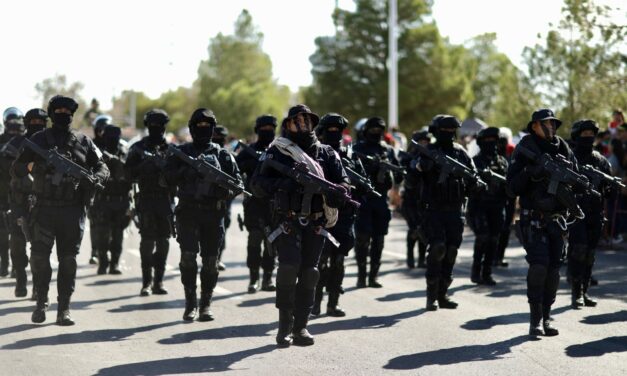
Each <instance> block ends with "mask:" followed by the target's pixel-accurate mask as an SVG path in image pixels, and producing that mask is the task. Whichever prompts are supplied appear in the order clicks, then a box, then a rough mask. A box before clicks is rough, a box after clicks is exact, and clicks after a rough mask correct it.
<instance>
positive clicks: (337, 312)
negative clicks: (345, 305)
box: [327, 291, 346, 317]
mask: <svg viewBox="0 0 627 376" xmlns="http://www.w3.org/2000/svg"><path fill="white" fill-rule="evenodd" d="M339 300H340V292H339V291H331V292H329V302H328V303H327V315H329V316H331V317H344V316H346V312H344V310H343V309H342V308H340V307H339V306H338V301H339Z"/></svg>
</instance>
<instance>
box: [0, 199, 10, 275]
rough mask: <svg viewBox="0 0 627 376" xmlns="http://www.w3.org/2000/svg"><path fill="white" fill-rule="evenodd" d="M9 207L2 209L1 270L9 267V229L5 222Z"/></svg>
mask: <svg viewBox="0 0 627 376" xmlns="http://www.w3.org/2000/svg"><path fill="white" fill-rule="evenodd" d="M7 210H8V207H0V214H1V216H0V269H4V270H6V269H7V268H8V267H9V228H8V227H7V221H6V220H5V218H6V217H5V215H4V213H6V211H7Z"/></svg>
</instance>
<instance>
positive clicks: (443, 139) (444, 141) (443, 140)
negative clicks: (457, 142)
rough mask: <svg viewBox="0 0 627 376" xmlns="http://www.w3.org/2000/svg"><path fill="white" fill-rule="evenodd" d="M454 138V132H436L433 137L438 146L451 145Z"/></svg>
mask: <svg viewBox="0 0 627 376" xmlns="http://www.w3.org/2000/svg"><path fill="white" fill-rule="evenodd" d="M454 138H455V132H436V135H435V139H436V141H437V143H438V144H439V145H440V146H444V147H450V146H453V139H454Z"/></svg>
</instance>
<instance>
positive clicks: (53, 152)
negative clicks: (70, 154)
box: [24, 138, 104, 190]
mask: <svg viewBox="0 0 627 376" xmlns="http://www.w3.org/2000/svg"><path fill="white" fill-rule="evenodd" d="M24 146H25V147H27V148H29V149H30V150H32V151H33V152H34V153H35V154H37V155H39V156H40V157H42V158H43V159H44V160H45V161H46V164H48V165H50V166H52V168H53V169H54V176H53V177H52V184H53V185H59V184H60V183H61V179H63V176H64V175H66V176H70V177H72V178H74V179H76V180H78V181H87V182H88V183H89V184H90V185H91V186H92V187H94V188H96V189H99V190H101V189H104V186H103V185H102V184H100V182H99V181H98V179H97V178H96V177H95V176H94V175H93V174H92V173H91V172H89V170H87V169H86V168H84V167H81V166H79V165H78V164H76V162H74V161H72V160H70V159H68V158H67V157H64V156H63V155H61V154H60V153H59V151H58V150H57V148H56V147H54V148H52V149H49V150H45V149H42V148H40V147H39V146H38V145H37V144H35V143H34V142H33V141H31V140H29V139H27V138H26V139H24Z"/></svg>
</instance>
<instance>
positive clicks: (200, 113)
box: [187, 108, 218, 130]
mask: <svg viewBox="0 0 627 376" xmlns="http://www.w3.org/2000/svg"><path fill="white" fill-rule="evenodd" d="M201 121H206V122H207V123H210V124H212V125H213V126H214V127H215V126H216V125H217V124H218V121H217V120H216V116H215V115H214V114H213V111H211V110H209V109H207V108H197V109H196V110H195V111H194V112H193V113H192V116H190V118H189V122H188V123H187V125H188V126H189V128H190V130H191V129H192V128H193V127H195V126H196V124H198V123H200V122H201Z"/></svg>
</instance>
